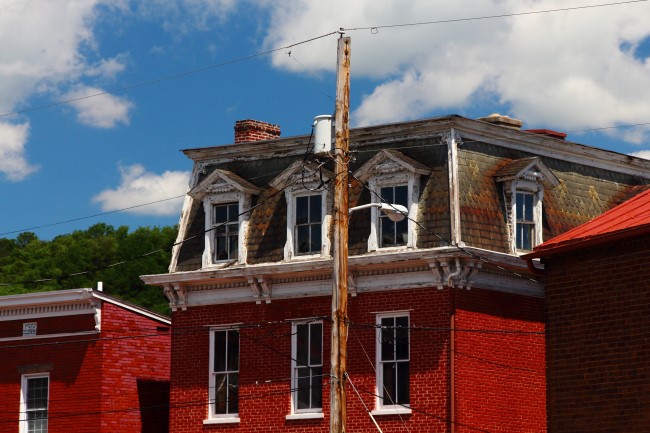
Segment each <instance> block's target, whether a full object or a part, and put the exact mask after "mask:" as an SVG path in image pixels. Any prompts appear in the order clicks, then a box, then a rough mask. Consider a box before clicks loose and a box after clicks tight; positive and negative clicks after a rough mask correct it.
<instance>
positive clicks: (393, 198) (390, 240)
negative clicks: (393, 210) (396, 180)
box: [379, 185, 409, 247]
mask: <svg viewBox="0 0 650 433" xmlns="http://www.w3.org/2000/svg"><path fill="white" fill-rule="evenodd" d="M380 195H381V199H382V201H383V202H385V203H389V204H400V205H402V206H404V207H406V208H408V205H409V202H408V185H398V186H385V187H382V188H381V189H380ZM408 235H409V221H408V219H407V218H404V219H403V220H402V221H398V222H395V221H392V220H391V219H390V218H388V216H387V215H386V214H385V213H383V212H379V241H380V244H379V246H380V247H396V246H402V245H406V244H407V243H408Z"/></svg>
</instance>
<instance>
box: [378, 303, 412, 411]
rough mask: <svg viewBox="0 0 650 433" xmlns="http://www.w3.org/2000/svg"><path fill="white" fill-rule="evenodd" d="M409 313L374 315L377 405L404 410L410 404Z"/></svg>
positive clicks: (387, 408) (382, 407)
mask: <svg viewBox="0 0 650 433" xmlns="http://www.w3.org/2000/svg"><path fill="white" fill-rule="evenodd" d="M409 352H410V351H409V316H408V314H407V313H391V314H381V315H379V316H377V361H378V362H377V365H378V368H377V396H378V398H377V409H378V410H380V411H381V410H382V409H385V410H388V412H387V413H390V411H391V410H392V411H397V412H405V411H408V410H409V409H408V405H409V404H410V390H409V380H410V379H409V378H410V373H409V371H410V370H409V368H410V357H409V356H410V355H409Z"/></svg>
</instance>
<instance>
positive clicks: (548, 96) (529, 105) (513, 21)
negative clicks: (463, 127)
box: [265, 0, 650, 142]
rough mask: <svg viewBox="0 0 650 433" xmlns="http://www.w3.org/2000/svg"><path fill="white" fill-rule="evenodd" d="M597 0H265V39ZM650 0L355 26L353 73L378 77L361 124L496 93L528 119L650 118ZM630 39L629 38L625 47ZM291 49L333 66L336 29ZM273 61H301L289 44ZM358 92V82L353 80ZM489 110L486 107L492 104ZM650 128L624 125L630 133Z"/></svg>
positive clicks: (313, 62)
mask: <svg viewBox="0 0 650 433" xmlns="http://www.w3.org/2000/svg"><path fill="white" fill-rule="evenodd" d="M591 4H593V2H591V1H589V0H576V1H572V2H571V4H570V5H569V4H567V3H566V2H565V1H561V0H547V1H543V2H542V1H539V0H492V1H481V2H476V1H475V0H458V1H455V2H448V1H444V0H421V1H411V2H403V1H400V0H385V1H379V2H378V1H377V0H372V1H371V0H357V1H354V2H348V1H345V0H331V1H329V2H311V1H308V0H293V1H288V2H268V3H265V5H266V7H268V8H270V12H271V25H270V27H269V29H268V31H267V37H266V41H265V46H266V48H272V47H279V46H285V45H288V44H291V43H294V42H298V41H300V40H303V39H305V38H306V37H309V36H317V35H319V34H324V33H327V32H330V31H333V30H335V29H338V28H339V27H349V28H354V27H368V26H383V25H390V24H402V23H416V22H423V21H442V20H449V19H458V18H472V17H481V16H495V15H505V14H517V13H526V12H531V11H540V10H550V9H559V8H567V7H580V6H586V5H591ZM649 14H650V4H646V3H636V4H626V5H619V6H609V7H599V8H584V9H579V10H572V11H564V12H554V13H542V14H527V15H521V16H512V17H508V18H498V19H484V20H469V21H462V22H455V23H441V24H434V25H422V26H404V27H393V28H381V27H380V28H379V29H378V31H377V32H376V34H373V33H372V32H371V31H370V30H369V29H366V30H359V31H348V32H347V34H348V35H349V36H351V37H352V57H351V59H352V63H351V73H352V75H353V76H358V77H369V78H372V79H374V80H376V82H377V83H378V84H377V85H376V87H375V88H374V90H373V91H371V92H370V93H369V94H367V95H365V96H364V98H363V100H362V103H361V105H360V106H359V107H357V109H356V110H355V111H354V113H353V114H352V119H353V122H354V123H355V124H357V125H363V124H372V123H378V122H386V121H397V120H406V119H410V118H416V117H420V116H425V115H428V114H430V113H432V112H434V111H436V110H444V111H445V112H449V111H455V110H454V109H455V108H456V109H457V108H464V107H468V106H471V105H472V104H474V103H475V98H476V96H477V95H482V94H487V95H490V96H492V97H493V98H494V100H495V102H493V105H494V107H492V108H491V109H490V111H493V110H494V111H497V110H500V111H502V112H507V113H509V114H513V115H515V116H517V117H519V118H521V119H523V120H524V121H527V125H526V126H529V127H530V126H535V127H542V126H545V127H553V128H558V129H566V130H578V129H586V128H589V127H602V126H610V125H621V124H635V123H643V122H647V121H648V120H650V104H648V103H647V95H645V92H643V91H640V90H641V89H647V88H650V61H648V60H647V59H646V60H645V61H644V60H642V59H637V58H635V57H634V47H636V46H638V44H639V42H640V41H642V40H643V39H644V38H646V37H649V36H650V27H648V25H647V19H646V17H647V16H648V15H649ZM622 46H623V47H626V48H624V49H623V48H621V47H622ZM292 51H293V52H294V53H295V54H296V56H297V57H298V58H300V61H301V64H302V65H304V66H305V67H307V69H308V70H309V71H319V70H328V71H333V70H334V68H335V64H336V55H335V51H336V43H335V41H334V38H333V37H330V38H324V39H321V40H319V41H316V42H313V43H310V44H304V45H300V46H296V47H293V48H292ZM273 64H274V65H275V66H276V67H278V68H284V69H287V70H292V71H295V72H304V70H303V69H302V68H303V66H302V65H300V68H298V65H296V62H292V61H291V60H290V59H289V58H288V56H287V55H286V54H285V53H284V52H277V53H276V54H275V55H274V57H273ZM353 91H354V89H353ZM485 114H489V113H488V112H486V113H485ZM648 137H649V132H648V130H638V129H637V130H636V131H634V133H629V131H628V132H625V133H622V132H621V133H619V134H618V138H621V139H624V140H628V141H631V142H641V141H643V140H648Z"/></svg>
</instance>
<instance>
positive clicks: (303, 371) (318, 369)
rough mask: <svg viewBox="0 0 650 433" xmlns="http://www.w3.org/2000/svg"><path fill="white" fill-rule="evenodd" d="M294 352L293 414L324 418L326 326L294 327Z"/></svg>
mask: <svg viewBox="0 0 650 433" xmlns="http://www.w3.org/2000/svg"><path fill="white" fill-rule="evenodd" d="M292 352H293V356H292V372H291V376H292V379H293V381H292V383H293V389H292V401H291V406H292V413H293V414H297V415H301V414H302V415H305V416H308V415H309V414H316V415H318V416H322V408H323V323H322V322H320V321H318V322H311V321H310V322H304V323H294V324H293V332H292Z"/></svg>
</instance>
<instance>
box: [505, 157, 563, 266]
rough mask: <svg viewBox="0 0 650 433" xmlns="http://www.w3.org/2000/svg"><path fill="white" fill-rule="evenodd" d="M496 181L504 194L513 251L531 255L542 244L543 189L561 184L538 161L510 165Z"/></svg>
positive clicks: (526, 159) (524, 161) (530, 159)
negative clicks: (528, 252) (530, 252)
mask: <svg viewBox="0 0 650 433" xmlns="http://www.w3.org/2000/svg"><path fill="white" fill-rule="evenodd" d="M495 177H496V180H497V182H498V183H500V184H501V187H502V190H503V199H504V202H505V207H506V220H507V226H508V233H509V234H510V251H511V253H513V254H516V253H519V252H526V251H531V250H532V249H533V248H535V246H537V245H539V244H541V243H542V241H543V239H542V203H543V199H544V188H545V187H546V188H553V187H555V186H556V185H558V184H559V181H558V179H557V178H556V177H555V175H554V174H553V173H552V172H551V171H550V170H549V169H548V168H546V166H545V165H544V164H543V163H542V162H541V160H540V159H539V158H538V157H532V158H522V159H517V160H514V161H511V162H509V163H508V164H506V165H505V166H503V167H501V169H499V171H498V172H497V173H496V174H495Z"/></svg>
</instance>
